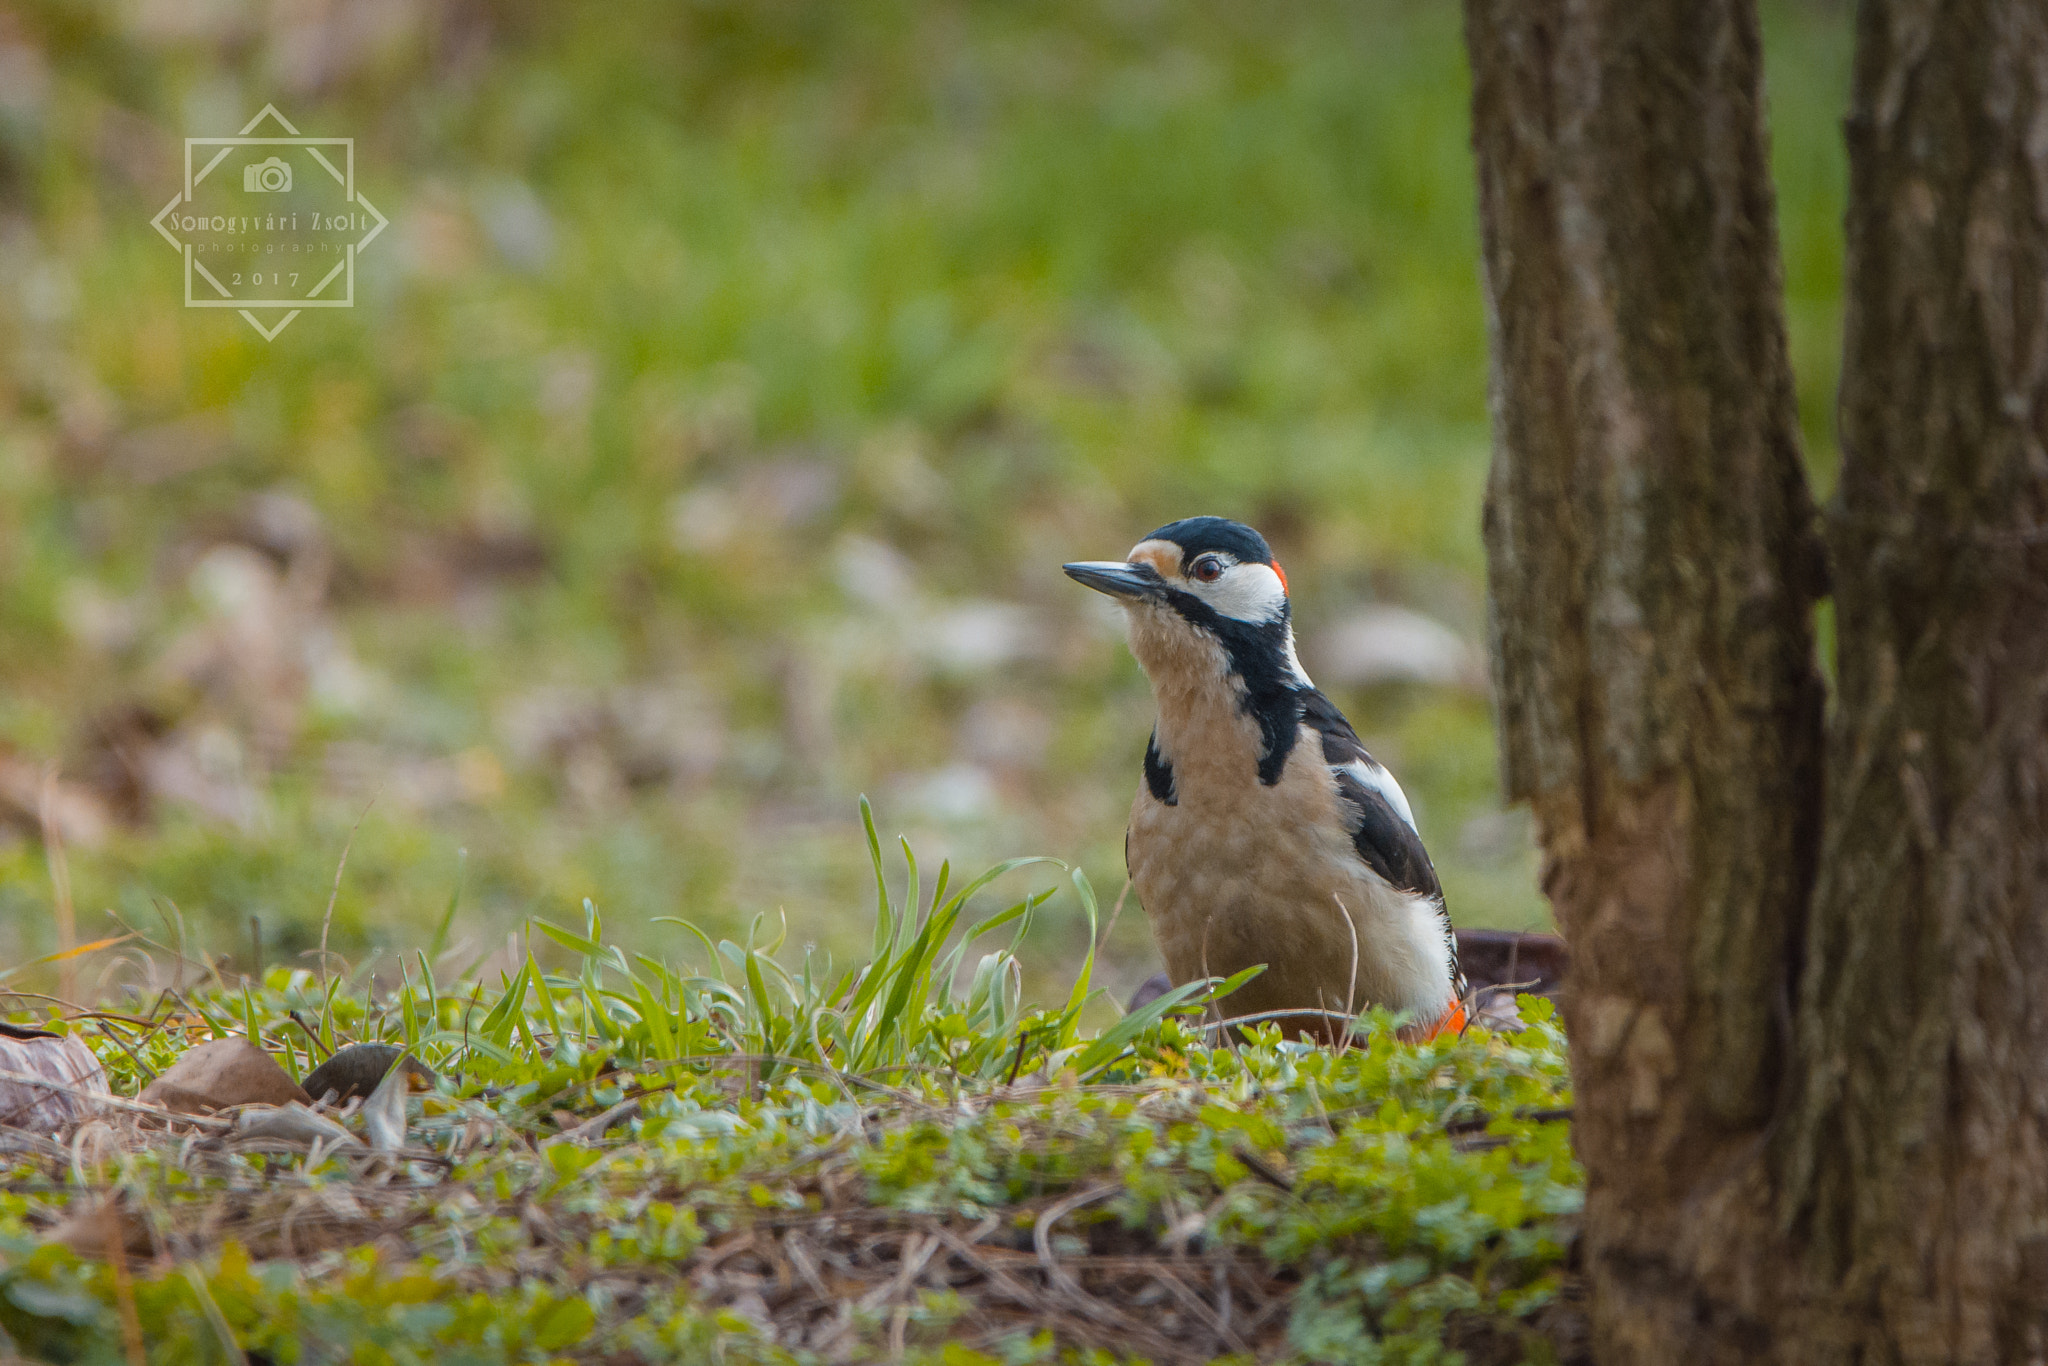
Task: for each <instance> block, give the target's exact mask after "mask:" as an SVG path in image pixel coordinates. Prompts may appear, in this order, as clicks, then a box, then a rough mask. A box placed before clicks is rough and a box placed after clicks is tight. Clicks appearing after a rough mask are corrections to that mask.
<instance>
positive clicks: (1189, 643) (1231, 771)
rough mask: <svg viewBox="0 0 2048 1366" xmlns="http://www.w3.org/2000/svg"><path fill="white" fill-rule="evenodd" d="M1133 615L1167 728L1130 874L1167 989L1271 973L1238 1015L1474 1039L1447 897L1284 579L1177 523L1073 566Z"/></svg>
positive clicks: (1235, 534)
mask: <svg viewBox="0 0 2048 1366" xmlns="http://www.w3.org/2000/svg"><path fill="white" fill-rule="evenodd" d="M1064 568H1065V569H1066V572H1067V575H1068V577H1070V578H1072V579H1074V580H1076V581H1077V582H1079V583H1082V584H1085V585H1086V586H1088V587H1089V588H1093V589H1095V590H1096V591H1097V592H1101V593H1106V594H1108V595H1109V596H1110V597H1112V598H1114V599H1115V600H1116V601H1117V603H1118V604H1119V605H1120V606H1121V607H1122V608H1123V609H1124V617H1125V622H1126V625H1127V626H1128V628H1129V636H1130V645H1131V652H1132V653H1133V654H1134V655H1136V656H1137V659H1138V663H1139V664H1140V665H1142V666H1143V667H1144V670H1145V674H1146V677H1147V678H1149V679H1150V680H1151V683H1152V697H1153V701H1154V703H1155V704H1156V706H1157V708H1158V722H1157V724H1156V725H1155V726H1154V728H1153V731H1152V738H1151V740H1150V742H1149V743H1147V745H1146V746H1145V767H1144V778H1143V781H1141V782H1140V783H1139V784H1138V792H1137V796H1136V798H1135V799H1134V800H1133V801H1132V803H1131V823H1130V827H1129V829H1128V831H1127V833H1126V834H1125V837H1124V861H1125V863H1126V864H1127V865H1128V867H1129V869H1130V875H1131V882H1132V886H1133V889H1134V890H1135V891H1136V892H1137V894H1138V900H1139V902H1140V904H1142V905H1143V906H1144V908H1145V913H1146V916H1147V918H1148V919H1150V921H1151V922H1152V931H1153V935H1154V937H1155V938H1156V939H1157V940H1158V941H1159V947H1160V950H1161V952H1162V953H1163V954H1164V955H1165V958H1166V966H1167V972H1168V975H1169V976H1170V977H1171V979H1172V981H1173V982H1175V983H1182V982H1188V981H1192V980H1195V979H1197V978H1202V977H1222V976H1227V975H1229V974H1231V973H1234V972H1237V971H1239V970H1240V969H1243V968H1247V967H1250V966H1252V965H1254V964H1264V965H1265V971H1264V972H1263V973H1261V974H1260V975H1259V976H1257V977H1255V978H1253V979H1252V980H1251V981H1250V982H1249V983H1248V984H1247V985H1245V986H1244V987H1243V988H1241V989H1240V990H1239V992H1238V993H1237V995H1236V996H1235V997H1233V998H1232V999H1231V1002H1230V1009H1231V1013H1232V1014H1233V1015H1247V1014H1263V1013H1267V1012H1330V1013H1329V1014H1300V1015H1296V1016H1293V1017H1292V1018H1286V1017H1284V1016H1283V1023H1284V1024H1285V1025H1286V1027H1287V1028H1288V1029H1289V1030H1290V1031H1294V1030H1301V1031H1305V1032H1309V1033H1312V1034H1314V1035H1317V1036H1318V1037H1321V1038H1324V1039H1330V1040H1334V1039H1335V1038H1337V1037H1338V1036H1339V1035H1340V1034H1341V1033H1342V1032H1343V1031H1344V1029H1345V1026H1344V1025H1343V1024H1341V1023H1338V1021H1339V1020H1341V1019H1342V1017H1344V1016H1346V1015H1349V1014H1354V1013H1356V1012H1359V1011H1362V1010H1364V1009H1365V1008H1366V1007H1367V1006H1373V1005H1378V1006H1386V1007H1388V1008H1390V1009H1393V1010H1397V1011H1407V1012H1408V1013H1409V1016H1410V1019H1411V1020H1412V1021H1413V1023H1412V1024H1411V1026H1410V1035H1411V1037H1431V1036H1434V1035H1435V1034H1437V1033H1442V1032H1446V1031H1453V1030H1457V1029H1460V1028H1462V1027H1463V1026H1464V1023H1465V1011H1464V1006H1463V1000H1464V997H1465V980H1464V977H1463V975H1462V974H1461V973H1460V972H1459V970H1458V950H1457V941H1456V939H1455V938H1454V937H1453V935H1452V932H1451V923H1450V918H1449V916H1448V914H1447V913H1446V912H1445V909H1444V895H1443V887H1442V885H1441V884H1440V883H1439V882H1438V881H1437V876H1436V868H1435V867H1434V865H1432V864H1431V863H1430V860H1429V853H1428V851H1427V850H1426V849H1424V848H1423V845H1422V837H1421V835H1420V834H1418V833H1417V831H1416V828H1415V817H1414V814H1413V812H1412V811H1411V810H1410V809H1409V806H1408V798H1407V797H1406V796H1405V795H1404V794H1403V793H1402V791H1401V785H1400V784H1399V783H1397V782H1395V781H1394V775H1393V774H1391V773H1389V772H1388V771H1387V770H1386V768H1385V766H1384V765H1382V764H1380V763H1379V762H1378V761H1377V760H1375V759H1374V758H1373V757H1372V755H1370V754H1368V753H1366V750H1365V746H1364V745H1363V744H1361V743H1360V742H1359V739H1358V733H1357V732H1356V731H1354V730H1353V729H1352V728H1351V723H1350V722H1349V721H1346V720H1345V719H1344V715H1343V713H1342V712H1340V711H1338V710H1337V708H1336V706H1335V705H1334V704H1332V703H1331V701H1330V699H1329V698H1327V697H1325V696H1323V694H1322V693H1321V692H1319V691H1317V690H1316V687H1315V685H1314V684H1313V683H1311V682H1310V681H1309V678H1308V675H1307V674H1306V673H1304V672H1303V671H1302V667H1301V661H1300V659H1299V658H1298V657H1297V656H1296V654H1295V649H1294V627H1293V623H1292V612H1291V608H1290V606H1289V603H1288V597H1287V575H1286V572H1285V571H1284V570H1282V569H1281V567H1280V564H1279V562H1278V561H1277V560H1275V559H1274V558H1273V552H1272V551H1271V550H1270V549H1269V548H1268V547H1267V545H1266V541H1265V538H1264V537H1262V536H1261V535H1259V533H1258V532H1256V531H1254V530H1252V529H1251V528H1250V527H1248V526H1245V525H1244V524H1243V523H1241V522H1233V521H1230V520H1228V519H1227V518H1223V517H1190V518H1187V519H1185V520H1183V521H1178V522H1170V523H1168V524H1167V525H1165V526H1163V527H1160V528H1159V529H1158V530H1157V531H1154V532H1153V533H1152V534H1151V535H1149V536H1147V537H1146V538H1145V539H1144V540H1142V541H1140V542H1138V544H1137V545H1136V546H1135V547H1133V548H1132V550H1131V553H1130V554H1129V555H1128V556H1127V557H1126V558H1125V559H1123V560H1121V561H1118V560H1103V561H1088V562H1082V563H1077V564H1069V565H1066V566H1064Z"/></svg>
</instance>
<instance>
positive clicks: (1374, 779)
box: [1342, 759, 1420, 833]
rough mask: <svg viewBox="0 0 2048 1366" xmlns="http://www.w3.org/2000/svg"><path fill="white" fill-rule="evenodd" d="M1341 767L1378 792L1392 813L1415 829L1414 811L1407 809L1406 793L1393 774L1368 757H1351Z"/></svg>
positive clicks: (1371, 789)
mask: <svg viewBox="0 0 2048 1366" xmlns="http://www.w3.org/2000/svg"><path fill="white" fill-rule="evenodd" d="M1342 767H1343V770H1344V772H1346V773H1349V774H1350V775H1351V776H1352V777H1354V778H1356V779H1358V781H1359V782H1360V783H1361V784H1362V785H1363V786H1365V787H1366V788H1367V789H1369V790H1370V791H1373V792H1377V793H1379V795H1380V797H1381V798H1382V799H1383V800H1385V802H1386V804H1387V805H1388V806H1391V807H1393V808H1394V814H1395V815H1397V816H1399V817H1400V818H1401V819H1402V820H1404V821H1406V822H1408V828H1409V829H1410V830H1414V829H1415V813H1414V812H1413V811H1411V810H1409V809H1408V794H1407V793H1405V792H1403V791H1402V790H1401V785H1400V784H1399V783H1397V782H1395V781H1394V775H1393V774H1391V773H1389V772H1387V770H1386V769H1385V768H1383V767H1381V766H1380V765H1379V764H1376V763H1374V762H1373V761H1372V760H1370V759H1353V760H1352V761H1351V762H1350V763H1348V764H1345V765H1343V766H1342ZM1418 833H1420V832H1418Z"/></svg>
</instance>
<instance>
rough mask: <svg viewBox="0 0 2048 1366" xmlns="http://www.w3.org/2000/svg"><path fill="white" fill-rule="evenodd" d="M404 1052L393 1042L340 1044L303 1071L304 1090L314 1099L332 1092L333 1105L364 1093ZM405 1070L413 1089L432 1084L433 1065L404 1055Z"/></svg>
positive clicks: (370, 1090)
mask: <svg viewBox="0 0 2048 1366" xmlns="http://www.w3.org/2000/svg"><path fill="white" fill-rule="evenodd" d="M404 1054H405V1050H404V1049H403V1048H400V1047H398V1045H396V1044H388V1043H352V1044H344V1045H342V1046H341V1047H340V1048H337V1049H335V1050H334V1056H333V1057H331V1058H329V1059H328V1060H327V1061H326V1062H323V1063H321V1064H320V1065H319V1066H318V1067H316V1068H314V1069H313V1070H312V1071H310V1072H308V1073H307V1074H306V1094H307V1095H309V1096H311V1097H313V1099H314V1100H325V1099H327V1097H328V1093H329V1092H333V1093H334V1103H335V1104H337V1105H340V1104H343V1103H345V1102H347V1101H351V1100H356V1099H360V1098H362V1097H365V1096H368V1095H369V1094H370V1093H371V1092H372V1091H375V1090H376V1089H377V1083H378V1082H380V1081H382V1080H384V1074H385V1073H386V1072H389V1071H390V1070H391V1064H392V1063H394V1062H396V1061H398V1059H399V1058H400V1057H401V1056H404ZM405 1071H406V1075H407V1076H408V1077H409V1078H410V1079H411V1080H410V1082H409V1085H410V1086H412V1087H413V1088H415V1089H422V1088H424V1087H428V1086H432V1085H433V1084H434V1069H433V1068H431V1067H428V1066H427V1065H426V1064H425V1063H423V1062H421V1061H420V1060H419V1059H418V1058H412V1057H408V1058H406V1059H405Z"/></svg>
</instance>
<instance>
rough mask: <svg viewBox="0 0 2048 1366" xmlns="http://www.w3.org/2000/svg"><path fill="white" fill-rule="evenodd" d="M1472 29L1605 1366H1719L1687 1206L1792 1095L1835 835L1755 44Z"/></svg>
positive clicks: (1497, 582)
mask: <svg viewBox="0 0 2048 1366" xmlns="http://www.w3.org/2000/svg"><path fill="white" fill-rule="evenodd" d="M1466 23H1467V37H1468V41H1469V44H1470V48H1471V55H1472V66H1473V77H1474V89H1473V111H1474V147H1475V151H1476V154H1477V162H1478V172H1479V189H1480V212H1481V216H1482V227H1483V242H1484V266H1485V285H1486V295H1487V301H1488V305H1489V311H1490V318H1491V325H1492V326H1491V330H1492V343H1493V346H1492V350H1493V361H1494V377H1493V409H1494V414H1493V415H1494V428H1495V448H1494V463H1493V470H1492V476H1491V481H1490V484H1489V487H1488V494H1487V503H1486V544H1487V552H1488V562H1489V571H1490V599H1491V631H1492V645H1493V650H1492V657H1493V663H1494V671H1495V678H1494V682H1495V696H1496V697H1497V699H1498V706H1499V720H1500V735H1501V746H1502V754H1503V767H1504V774H1505V778H1506V783H1507V787H1508V791H1509V793H1510V794H1511V796H1513V797H1516V798H1524V799H1527V800H1528V801H1530V803H1531V804H1532V806H1533V807H1534V809H1535V812H1536V814H1537V818H1538V821H1539V826H1540V831H1541V839H1542V845H1543V852H1544V856H1545V885H1546V890H1547V891H1548V892H1549V894H1550V897H1551V902H1552V905H1553V907H1554V908H1555V910H1556V913H1557V917H1558V922H1559V925H1560V928H1561V929H1562V931H1563V933H1564V935H1565V936H1566V938H1567V939H1569V940H1570V941H1571V945H1572V979H1571V985H1570V989H1569V991H1568V993H1567V997H1566V1004H1565V1008H1564V1009H1565V1016H1566V1021H1567V1024H1568V1027H1569V1031H1570V1037H1571V1041H1572V1065H1573V1076H1574V1086H1575V1090H1576V1095H1577V1116H1576V1120H1575V1125H1574V1127H1575V1130H1576V1140H1577V1143H1578V1146H1579V1152H1580V1155H1581V1158H1582V1159H1583V1161H1584V1162H1585V1165H1586V1169H1587V1181H1588V1185H1587V1216H1586V1232H1585V1245H1584V1248H1583V1252H1584V1259H1585V1263H1586V1265H1587V1268H1588V1272H1589V1275H1590V1277H1591V1279H1592V1281H1593V1285H1594V1290H1595V1306H1596V1319H1595V1328H1596V1346H1597V1348H1598V1350H1599V1352H1600V1354H1601V1356H1602V1358H1603V1359H1604V1360H1608V1361H1622V1360H1637V1361H1676V1360H1707V1359H1709V1356H1708V1355H1706V1354H1703V1353H1702V1352H1699V1351H1692V1350H1689V1349H1687V1348H1685V1347H1682V1346H1681V1344H1682V1343H1685V1342H1687V1341H1688V1336H1689V1335H1693V1336H1699V1335H1700V1333H1701V1330H1699V1329H1698V1328H1697V1326H1696V1325H1694V1324H1693V1323H1692V1318H1693V1304H1692V1302H1691V1300H1690V1298H1689V1297H1688V1296H1687V1295H1686V1293H1685V1288H1686V1287H1687V1286H1688V1285H1689V1284H1691V1283H1692V1282H1694V1281H1696V1280H1697V1279H1698V1277H1699V1274H1700V1273H1699V1270H1698V1265H1697V1263H1698V1262H1699V1260H1700V1256H1701V1253H1700V1252H1699V1249H1698V1248H1697V1246H1696V1243H1697V1240H1696V1237H1695V1234H1696V1233H1697V1229H1696V1228H1695V1225H1696V1223H1697V1219H1698V1205H1699V1202H1700V1201H1701V1200H1702V1199H1704V1198H1708V1197H1709V1195H1710V1193H1711V1190H1712V1188H1714V1187H1716V1186H1717V1185H1723V1184H1725V1183H1726V1182H1727V1181H1728V1180H1729V1174H1730V1173H1731V1172H1738V1171H1741V1170H1745V1169H1746V1168H1745V1164H1746V1163H1748V1162H1749V1161H1750V1159H1751V1158H1752V1157H1753V1155H1754V1153H1755V1151H1756V1149H1757V1135H1758V1133H1759V1132H1760V1127H1761V1125H1762V1123H1763V1122H1764V1120H1765V1119H1766V1117H1767V1116H1768V1114H1769V1112H1770V1110H1771V1107H1772V1105H1773V1103H1774V1100H1775V1098H1776V1096H1777V1095H1778V1093H1779V1089H1780V1085H1781V1081H1782V1078H1783V1076H1784V1064H1785V1050H1784V1042H1785V1037H1786V1034H1787V1032H1788V1026H1787V1021H1788V1019H1789V1001H1788V999H1787V997H1786V995H1785V986H1786V984H1787V983H1788V982H1789V981H1790V980H1791V969H1792V959H1793V957H1794V954H1795V952H1796V947H1797V944H1798V942H1799V936H1800V935H1801V933H1802V931H1803V926H1804V908H1805V906H1806V903H1807V898H1808V895H1809V892H1810V888H1811V884H1812V879H1813V867H1814V857H1815V851H1816V846H1817V840H1818V830H1819V813H1820V759H1821V750H1822V745H1821V697H1822V691H1821V685H1820V682H1819V679H1818V675H1817V673H1816V670H1815V667H1814V662H1813V661H1814V652H1813V643H1812V627H1811V621H1812V607H1813V603H1814V600H1815V598H1816V596H1817V594H1818V593H1819V592H1820V590H1821V587H1822V584H1821V568H1820V554H1819V539H1818V534H1817V533H1818V526H1817V521H1816V518H1815V514H1814V510H1813V507H1812V503H1811V500H1810V497H1809V494H1808V491H1807V486H1806V482H1805V476H1804V474H1803V472H1802V468H1801V465H1800V458H1799V445H1798V426H1797V414H1796V410H1795V405H1794V399H1793V391H1792V377H1791V370H1790V366H1789V363H1788V361H1787V359H1786V353H1785V338H1784V325H1783V319H1782V314H1781V305H1780V295H1781V287H1780V273H1779V264H1778V251H1777V240H1776V229H1775V226H1774V209H1773V198H1772V190H1771V183H1770V176H1769V165H1768V159H1767V148H1766V144H1765V138H1764V131H1763V118H1762V93H1761V79H1762V73H1761V56H1760V41H1759V37H1758V32H1757V24H1756V18H1755V14H1754V12H1753V10H1752V8H1751V6H1750V5H1749V4H1746V3H1739V2H1738V0H1592V2H1591V3H1586V2H1585V0H1577V2H1575V3H1568V2H1567V0H1467V7H1466ZM1738 1188H1739V1187H1738ZM1704 1336H1705V1337H1712V1336H1713V1334H1712V1333H1710V1332H1709V1333H1705V1334H1704Z"/></svg>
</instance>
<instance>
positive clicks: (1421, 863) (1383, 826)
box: [1301, 688, 1448, 929]
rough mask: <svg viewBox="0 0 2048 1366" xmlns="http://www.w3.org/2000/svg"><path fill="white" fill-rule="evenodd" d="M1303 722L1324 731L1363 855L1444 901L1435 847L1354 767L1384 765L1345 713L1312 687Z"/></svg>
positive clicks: (1409, 888)
mask: <svg viewBox="0 0 2048 1366" xmlns="http://www.w3.org/2000/svg"><path fill="white" fill-rule="evenodd" d="M1301 724H1302V725H1304V726H1307V727H1308V728H1309V729H1311V730H1313V731H1315V732H1317V733H1318V734H1319V735H1321V736H1322V739H1323V762H1324V763H1327V764H1328V765H1329V766H1330V772H1331V774H1332V775H1334V776H1335V778H1336V779H1337V794H1338V795H1339V796H1340V797H1342V798H1343V799H1344V801H1345V802H1346V803H1347V804H1348V805H1350V806H1351V807H1352V809H1353V815H1352V831H1351V842H1352V843H1353V844H1354V845H1356V846H1357V848H1358V856H1359V857H1360V858H1362V859H1364V860H1365V862H1366V866H1367V867H1369V868H1371V869H1372V870H1373V871H1374V872H1375V873H1378V874H1379V875H1380V876H1381V877H1383V878H1385V879H1386V880H1387V881H1388V882H1389V883H1390V884H1392V885H1393V886H1395V887H1397V888H1399V889H1400V890H1401V891H1404V892H1415V893H1418V894H1420V895H1422V896H1431V897H1435V898H1436V899H1437V901H1438V903H1439V904H1441V903H1442V901H1443V896H1444V889H1443V884H1441V883H1440V882H1438V881H1437V876H1436V865H1434V864H1432V863H1431V862H1430V861H1429V851H1428V850H1427V849H1425V848H1423V847H1422V836H1420V835H1418V834H1416V833H1415V827H1413V826H1411V825H1410V824H1408V822H1407V821H1406V820H1404V819H1402V816H1401V813H1400V812H1399V811H1396V810H1395V809H1394V806H1393V803H1391V802H1389V801H1388V800H1387V799H1386V798H1385V797H1383V796H1381V795H1380V794H1379V792H1378V791H1376V790H1375V789H1374V788H1372V787H1370V786H1368V785H1367V784H1366V783H1364V782H1362V781H1360V779H1359V777H1358V775H1357V774H1356V773H1355V772H1354V771H1353V770H1352V769H1351V768H1350V767H1349V765H1351V764H1353V763H1362V764H1364V765H1365V766H1366V767H1367V768H1369V769H1371V768H1378V767H1380V765H1379V763H1378V761H1377V760H1375V759H1374V758H1373V757H1372V755H1370V754H1368V753H1366V750H1365V746H1364V745H1363V744H1361V743H1360V742H1359V739H1358V732H1357V731H1355V730H1353V729H1351V723H1350V722H1349V721H1347V720H1345V719H1344V713H1342V712H1340V711H1338V710H1337V708H1336V705H1335V704H1334V703H1332V702H1331V701H1330V699H1329V698H1327V697H1325V696H1323V695H1322V693H1320V692H1318V691H1316V690H1315V689H1313V688H1310V689H1307V690H1305V691H1304V692H1303V693H1302V694H1301ZM1446 928H1447V929H1448V922H1447V925H1446Z"/></svg>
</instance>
